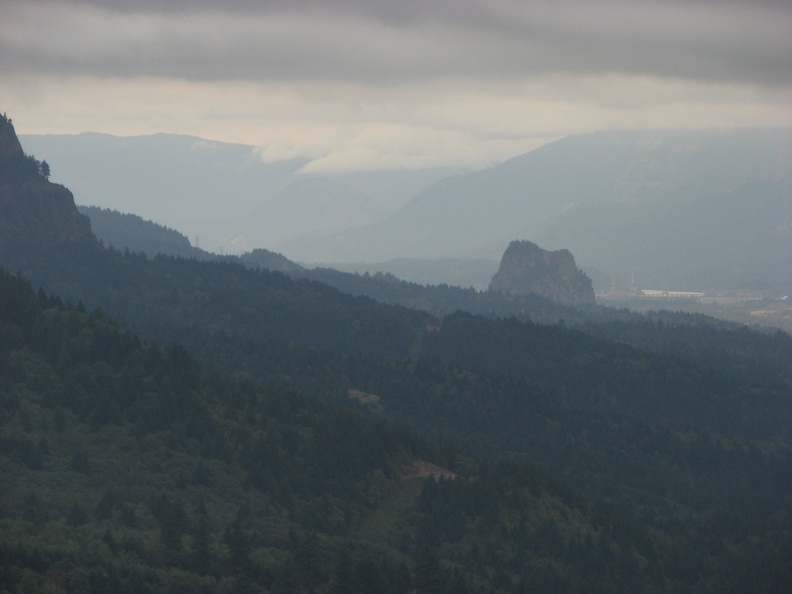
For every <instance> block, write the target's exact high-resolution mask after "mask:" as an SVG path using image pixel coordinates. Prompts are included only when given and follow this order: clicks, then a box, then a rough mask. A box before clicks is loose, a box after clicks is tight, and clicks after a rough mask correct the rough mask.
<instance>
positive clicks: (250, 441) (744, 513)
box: [0, 120, 792, 593]
mask: <svg viewBox="0 0 792 594" xmlns="http://www.w3.org/2000/svg"><path fill="white" fill-rule="evenodd" d="M3 124H4V126H3V127H2V128H0V132H2V133H4V134H6V135H7V134H13V128H11V127H10V123H9V122H7V121H5V120H4V121H3ZM0 140H2V139H0ZM11 144H13V143H11ZM17 144H18V143H17ZM6 145H9V144H8V143H6ZM0 146H2V143H0ZM15 151H16V152H14V151H12V152H14V154H17V155H18V154H19V153H20V152H21V147H19V149H18V150H16V149H15ZM27 161H30V162H34V163H38V161H36V160H35V159H34V158H32V157H31V158H28V159H27ZM0 171H4V170H3V169H0ZM0 192H2V194H1V195H0V196H2V198H3V200H4V201H3V202H2V206H3V210H2V212H0V215H2V221H1V222H2V224H3V225H4V226H5V228H8V229H14V230H15V233H14V234H11V235H9V234H5V235H2V236H0V265H2V266H4V267H5V268H6V270H4V271H3V272H2V274H0V396H2V398H3V401H2V402H3V406H2V408H1V409H0V410H2V426H1V427H0V439H2V445H3V447H2V449H0V464H2V468H3V476H4V477H9V478H8V480H7V481H6V482H5V483H4V498H3V501H2V504H0V523H1V524H0V527H2V530H0V534H2V537H0V539H1V540H0V554H1V555H2V557H0V561H1V562H2V571H0V589H5V590H8V591H17V590H21V591H32V592H35V591H52V590H53V589H58V588H60V589H61V590H65V591H73V592H78V591H92V592H93V591H95V592H104V591H117V592H146V591H151V592H167V591H172V590H173V589H175V588H176V587H177V586H178V587H179V588H181V589H182V590H184V591H192V592H199V591H218V592H239V591H265V592H266V591H269V592H292V591H315V592H372V591H377V592H389V591H390V592H405V593H406V592H409V591H412V590H413V589H415V590H416V591H418V592H455V593H459V592H466V591H467V592H504V593H505V592H519V591H532V590H538V591H592V592H596V591H602V592H613V591H624V592H635V591H647V592H653V591H656V592H678V591H701V592H704V591H734V592H744V591H766V592H777V591H782V590H783V588H785V587H786V586H787V585H788V584H789V583H792V575H790V570H789V563H788V560H789V559H790V558H792V517H790V509H792V495H790V494H791V493H792V471H790V469H791V468H792V447H791V446H790V441H791V440H792V436H790V433H789V427H790V426H792V425H791V424H790V421H791V420H792V413H791V412H790V411H792V379H791V378H792V339H790V337H789V336H788V335H786V334H784V333H782V332H778V333H775V334H769V333H759V332H756V331H752V330H749V329H747V328H739V327H736V326H735V325H732V324H721V323H718V322H717V321H715V320H711V319H709V318H706V317H704V316H681V315H675V314H656V315H654V316H652V317H648V316H647V317H641V316H636V315H635V314H630V313H628V312H617V311H613V310H606V309H604V308H592V309H591V310H590V311H583V310H574V309H571V308H561V309H558V307H559V306H556V305H554V304H552V303H551V302H549V301H546V300H541V299H539V300H535V299H534V298H532V297H523V298H521V299H523V300H522V301H515V300H506V299H505V298H504V297H501V298H500V299H502V300H501V301H487V299H489V297H486V296H482V295H483V294H480V293H477V292H475V291H464V290H461V289H453V288H450V287H437V288H435V289H433V291H430V292H428V293H422V292H421V291H420V290H419V289H417V288H415V287H413V286H411V285H409V284H406V283H403V284H402V283H398V282H394V280H393V279H388V278H379V279H375V280H376V281H377V282H380V283H384V284H383V285H381V286H382V287H385V285H387V284H388V283H391V284H393V285H394V286H397V288H398V291H401V295H402V296H403V298H405V299H406V298H409V299H413V300H414V301H415V302H416V304H420V303H423V305H416V307H420V308H422V309H425V310H430V311H431V313H430V311H418V310H415V309H408V308H406V307H403V306H394V305H387V304H384V303H379V302H377V301H375V300H373V299H371V298H370V297H363V296H355V295H350V294H347V293H342V292H340V291H339V290H337V289H334V288H331V287H329V286H327V285H326V284H323V283H320V282H317V281H316V280H306V279H292V278H289V277H287V276H285V275H283V274H280V273H274V272H271V271H266V270H257V269H251V268H246V267H245V266H243V265H242V264H240V263H232V262H227V261H224V262H199V261H196V260H187V259H181V258H173V257H166V256H156V257H152V258H149V257H146V256H145V255H143V254H134V253H122V252H120V251H118V250H111V249H106V248H104V247H103V246H101V245H100V244H99V243H98V242H97V241H96V240H95V239H94V237H93V235H92V234H91V232H90V229H88V231H87V233H86V227H85V220H84V219H83V218H82V217H80V215H79V214H78V213H77V212H76V209H75V207H74V203H73V200H72V199H71V195H70V194H69V193H68V192H67V191H66V190H65V189H63V188H60V187H58V186H54V185H53V184H50V183H49V182H48V181H47V179H46V176H45V175H44V172H43V170H42V168H41V167H40V166H37V167H36V168H35V170H34V168H31V169H30V170H29V171H27V170H26V171H23V172H22V173H21V174H20V175H18V176H16V177H14V176H5V177H4V178H3V179H2V180H0ZM7 270H12V271H19V273H21V275H22V276H16V275H11V274H10V273H9V272H7ZM326 274H327V275H329V276H334V275H335V273H333V272H332V271H328V272H327V273H326ZM336 279H337V281H338V282H339V283H349V284H350V288H347V289H345V290H350V292H355V291H353V290H351V287H352V286H354V285H355V283H359V284H360V285H359V286H363V285H365V284H366V283H367V282H368V281H369V280H372V279H363V278H362V277H355V276H354V275H347V276H340V277H339V276H336ZM39 286H41V287H43V289H41V290H39V289H38V287H39ZM367 286H369V287H370V285H367ZM367 290H368V289H367ZM383 290H384V289H383ZM361 292H364V291H361ZM455 299H457V300H459V301H460V303H468V304H476V303H477V304H478V307H479V308H482V309H484V310H485V311H484V312H481V313H486V314H487V315H486V316H484V315H476V314H474V313H464V312H456V313H455V312H454V311H453V309H449V308H450V307H452V304H453V302H454V300H455ZM69 303H71V304H72V305H69ZM518 303H519V307H520V308H521V309H520V311H519V315H520V319H518V318H517V317H515V316H513V315H511V314H509V313H505V314H500V315H499V313H498V312H499V311H504V312H509V311H510V310H509V308H514V307H515V305H516V304H518ZM427 304H428V305H427ZM499 304H500V305H499ZM96 307H101V309H102V310H103V311H104V313H102V312H101V311H97V310H95V309H94V308H96ZM498 307H503V309H502V310H498V309H497V308H498ZM532 308H535V309H532ZM543 308H547V309H546V310H544V309H543ZM461 309H464V307H462V308H461ZM511 311H513V310H511ZM559 312H566V313H567V314H568V315H566V314H564V315H563V317H564V320H559V319H558V318H559V317H562V316H560V315H559ZM503 315H508V316H510V317H502V316H503ZM540 319H541V320H545V319H547V320H548V321H549V320H552V323H551V324H545V323H539V321H538V320H540ZM112 320H115V321H112ZM531 320H533V321H531ZM154 340H155V341H156V342H151V341H154ZM158 344H161V345H169V346H167V347H166V348H162V347H160V346H157V345H158ZM429 469H434V470H435V472H439V473H442V474H443V478H442V479H441V480H435V479H433V478H427V477H426V476H423V475H425V474H427V472H428V470H429ZM4 480H5V479H4ZM6 493H7V496H6Z"/></svg>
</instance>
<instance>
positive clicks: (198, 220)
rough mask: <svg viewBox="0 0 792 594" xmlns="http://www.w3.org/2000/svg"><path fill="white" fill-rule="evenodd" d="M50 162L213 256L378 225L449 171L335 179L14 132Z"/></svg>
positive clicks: (165, 145) (235, 158)
mask: <svg viewBox="0 0 792 594" xmlns="http://www.w3.org/2000/svg"><path fill="white" fill-rule="evenodd" d="M20 139H21V141H22V142H23V143H24V145H25V147H26V149H27V150H28V151H30V152H31V153H32V154H35V155H36V156H38V158H40V159H43V160H46V161H47V162H49V163H57V165H56V166H55V167H54V170H53V171H52V179H53V181H56V182H58V183H62V184H64V185H65V186H67V187H68V188H70V189H71V190H72V191H73V192H74V193H75V195H76V196H78V203H79V204H81V205H88V206H99V207H102V208H109V209H113V210H118V211H120V212H124V213H134V214H136V215H139V216H141V217H143V218H144V219H151V220H154V221H157V222H158V223H160V224H162V225H167V226H168V227H170V228H173V229H178V230H179V231H180V232H182V233H183V234H185V235H186V236H188V237H189V238H190V240H191V241H192V242H193V244H194V245H196V247H202V248H205V249H207V250H209V251H212V252H215V253H241V252H245V251H250V250H253V249H256V248H268V249H277V247H278V245H279V244H281V243H283V242H284V241H287V240H290V239H296V238H300V237H303V236H310V235H315V236H323V235H327V234H331V233H336V232H339V231H342V230H344V229H346V228H348V227H351V226H359V225H365V224H368V223H372V222H375V221H378V220H380V219H382V218H384V217H385V216H387V215H388V214H390V213H391V212H392V211H394V210H396V209H397V208H398V207H399V206H401V205H403V204H405V203H406V202H408V201H409V200H410V199H411V198H412V196H413V195H414V194H415V193H417V192H418V191H420V190H421V189H423V188H424V187H425V186H426V185H428V184H430V183H432V182H434V181H437V180H439V179H442V178H445V177H447V176H448V175H450V174H452V173H455V172H456V170H452V169H448V168H436V169H426V170H421V171H406V172H391V171H384V172H360V173H349V174H339V175H333V176H328V175H311V174H302V173H300V168H301V167H302V166H303V165H305V162H304V161H300V160H293V161H286V162H281V163H277V164H267V163H264V162H262V160H261V159H260V158H259V156H258V154H257V153H256V149H255V147H252V146H248V145H241V144H229V143H222V142H215V141H210V140H205V139H201V138H196V137H194V136H182V135H173V134H154V135H149V136H135V137H117V136H111V135H108V134H97V133H90V132H89V133H85V134H77V135H21V136H20Z"/></svg>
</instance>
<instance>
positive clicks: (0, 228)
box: [0, 115, 97, 254]
mask: <svg viewBox="0 0 792 594" xmlns="http://www.w3.org/2000/svg"><path fill="white" fill-rule="evenodd" d="M48 175H49V167H48V166H47V165H46V163H41V162H39V161H36V159H35V158H34V157H32V156H30V155H26V154H25V153H24V152H23V150H22V146H21V145H20V143H19V139H18V138H17V135H16V132H15V131H14V126H13V124H12V122H11V120H10V119H9V118H7V117H5V116H4V115H2V116H0V254H2V253H3V252H4V251H5V250H14V251H19V250H31V249H37V248H42V247H44V246H49V247H55V248H57V247H59V246H63V245H75V244H96V243H97V241H96V237H95V236H94V234H93V232H92V231H91V224H90V222H89V220H88V218H87V217H85V216H83V215H81V214H80V213H79V212H78V211H77V207H76V206H75V204H74V197H73V196H72V193H71V192H70V191H69V190H67V189H66V188H65V187H63V186H61V185H57V184H53V183H50V182H49V181H48V179H47V176H48Z"/></svg>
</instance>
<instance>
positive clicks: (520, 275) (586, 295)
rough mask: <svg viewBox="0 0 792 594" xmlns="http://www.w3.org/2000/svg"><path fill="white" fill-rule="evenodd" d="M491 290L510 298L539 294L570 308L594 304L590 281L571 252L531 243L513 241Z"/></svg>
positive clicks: (504, 255)
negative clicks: (552, 249) (546, 248)
mask: <svg viewBox="0 0 792 594" xmlns="http://www.w3.org/2000/svg"><path fill="white" fill-rule="evenodd" d="M489 290H490V291H497V292H499V293H505V294H507V295H526V294H529V293H535V294H537V295H541V296H542V297H546V298H548V299H552V300H553V301H557V302H559V303H565V304H568V305H587V304H592V303H594V289H593V288H592V286H591V279H589V278H588V277H587V276H586V275H585V274H584V273H583V272H581V271H580V270H578V268H577V266H576V265H575V258H574V257H573V256H572V254H571V253H570V252H569V250H558V251H554V252H550V251H547V250H543V249H542V248H540V247H539V246H538V245H536V244H535V243H531V242H530V241H512V242H511V243H510V244H509V247H508V248H507V249H506V252H504V254H503V258H502V259H501V263H500V268H498V272H496V273H495V276H493V277H492V281H490V285H489Z"/></svg>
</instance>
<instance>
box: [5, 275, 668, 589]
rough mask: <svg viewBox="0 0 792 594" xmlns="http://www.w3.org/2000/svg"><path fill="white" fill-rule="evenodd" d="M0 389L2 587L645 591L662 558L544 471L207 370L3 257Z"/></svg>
mask: <svg viewBox="0 0 792 594" xmlns="http://www.w3.org/2000/svg"><path fill="white" fill-rule="evenodd" d="M0 396H2V408H0V411H1V413H2V414H0V444H2V448H0V452H1V453H0V468H2V471H3V476H4V485H3V492H4V497H3V500H2V504H0V528H2V529H1V530H0V534H2V536H1V537H0V558H1V559H2V571H1V572H0V588H3V589H5V590H9V591H16V590H18V589H22V590H25V591H47V590H48V589H49V590H52V589H60V590H61V591H67V592H105V591H113V592H135V593H139V592H165V591H172V590H173V588H175V587H177V586H178V587H179V588H180V589H181V590H180V591H187V592H198V591H212V592H240V591H251V590H253V589H257V588H267V589H269V591H274V592H287V591H293V590H294V589H295V588H297V589H303V588H306V589H311V590H313V591H318V592H331V591H332V592H342V591H343V592H352V593H354V592H373V591H377V592H400V593H406V592H408V591H410V590H411V588H418V590H419V591H427V592H428V591H435V590H433V589H432V588H439V589H440V590H442V591H445V590H447V589H450V590H452V591H454V592H479V591H499V592H502V591H512V590H513V589H514V588H516V587H518V585H519V584H522V587H525V586H526V585H532V584H540V585H542V586H546V585H549V584H550V585H555V586H556V587H559V588H564V589H566V588H572V589H580V588H590V587H594V588H595V589H603V590H607V589H612V588H613V587H615V586H616V585H617V584H619V585H624V584H632V585H634V586H636V587H644V586H646V587H648V588H650V589H651V588H653V587H654V585H655V582H656V581H657V577H656V575H657V573H658V572H659V570H660V569H659V567H658V561H657V560H655V559H650V560H649V561H646V560H645V559H644V554H645V552H644V551H643V550H641V549H639V548H638V547H639V546H642V545H640V542H639V541H640V540H641V538H644V539H645V538H646V537H648V535H644V536H643V537H640V538H639V536H638V534H640V530H639V532H638V533H632V534H631V535H629V536H625V535H622V534H619V533H616V532H614V531H613V529H612V528H611V527H609V526H608V525H607V524H606V523H605V522H606V521H613V520H614V519H616V518H617V516H616V515H614V514H612V513H605V512H598V513H596V514H595V513H593V512H592V511H591V510H589V509H588V508H587V507H586V506H581V505H580V503H579V502H578V501H577V500H576V499H575V498H574V497H572V496H570V495H569V494H568V493H567V492H566V491H564V490H561V489H559V488H558V487H556V486H554V485H553V483H552V482H549V481H548V480H547V479H546V478H544V477H543V475H542V474H541V473H538V472H536V471H531V470H528V469H527V468H525V467H523V466H519V465H513V464H512V465H508V466H503V465H494V466H492V465H485V464H481V463H479V462H477V461H476V460H475V459H474V458H472V457H470V456H462V455H461V454H460V453H458V452H457V451H455V449H454V448H453V447H451V446H449V445H448V444H437V445H434V446H430V445H428V444H427V443H425V442H422V441H421V440H418V439H416V438H415V437H412V436H411V435H410V434H408V433H405V432H404V431H396V430H393V429H390V428H388V426H386V425H384V424H382V423H377V424H374V423H372V422H367V421H365V420H363V419H362V418H361V417H360V416H359V415H357V414H353V413H351V412H342V411H334V410H333V409H331V408H328V407H327V406H324V405H321V404H319V403H317V402H316V401H315V400H307V399H305V398H302V397H300V396H299V395H298V394H296V393H294V392H291V391H286V390H283V389H279V388H276V387H269V388H261V387H257V386H256V385H254V384H251V383H241V382H239V381H231V380H229V379H227V378H224V377H221V376H216V375H215V376H206V375H204V374H203V373H202V372H201V368H200V366H199V365H198V364H197V363H196V362H195V361H194V360H193V359H192V358H191V357H190V356H189V355H187V354H186V352H185V351H184V350H183V349H181V348H179V347H177V346H174V347H169V348H167V349H162V348H160V347H158V346H156V345H155V344H147V343H145V342H142V341H140V340H139V339H138V338H137V337H136V336H135V335H133V334H131V333H129V332H125V331H122V330H121V329H119V328H118V327H116V326H115V325H114V324H113V323H111V322H108V321H107V320H106V319H105V318H104V316H103V315H102V314H101V313H100V312H93V313H90V314H89V313H86V312H85V311H84V310H83V309H82V308H74V307H68V306H64V305H63V304H62V303H61V302H60V300H58V299H56V298H52V297H48V296H46V295H45V294H44V293H43V292H41V291H39V293H38V295H36V294H35V293H34V291H33V289H32V287H31V285H30V284H29V283H27V282H26V281H24V280H23V279H20V278H15V277H12V276H10V275H9V274H8V273H7V272H5V271H0ZM426 459H434V460H435V461H437V462H441V463H443V464H444V465H447V466H450V467H451V468H452V469H453V471H454V472H455V476H454V478H453V479H442V480H440V481H437V480H436V478H432V477H428V478H422V475H421V474H420V473H416V472H415V470H414V469H415V468H422V467H424V468H431V467H432V465H431V464H427V463H425V462H419V463H416V460H418V461H421V460H426ZM438 470H439V469H438ZM443 472H445V473H447V474H449V475H450V474H451V473H450V471H443ZM603 514H604V515H603ZM636 539H637V540H636ZM588 545H590V546H591V547H593V548H592V551H591V554H592V555H595V554H596V555H598V556H599V557H600V559H601V561H602V562H603V563H602V564H596V563H592V562H591V561H586V560H583V559H578V558H577V557H576V553H575V551H576V550H578V549H583V548H584V547H586V546H588ZM647 563H648V565H649V566H651V567H652V568H653V569H652V570H651V571H646V570H645V569H646V564H647ZM440 590H438V591H440Z"/></svg>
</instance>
